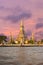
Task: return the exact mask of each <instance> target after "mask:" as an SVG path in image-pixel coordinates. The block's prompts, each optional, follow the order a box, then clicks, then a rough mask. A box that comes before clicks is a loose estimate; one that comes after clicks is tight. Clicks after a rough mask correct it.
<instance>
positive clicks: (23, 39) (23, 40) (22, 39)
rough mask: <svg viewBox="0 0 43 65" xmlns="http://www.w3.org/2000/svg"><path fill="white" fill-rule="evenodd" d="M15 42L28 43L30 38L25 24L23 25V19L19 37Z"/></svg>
mask: <svg viewBox="0 0 43 65" xmlns="http://www.w3.org/2000/svg"><path fill="white" fill-rule="evenodd" d="M15 42H16V43H20V44H25V43H28V38H27V36H26V33H25V31H24V25H23V22H22V21H21V23H20V32H19V34H18V37H17V39H16V41H15Z"/></svg>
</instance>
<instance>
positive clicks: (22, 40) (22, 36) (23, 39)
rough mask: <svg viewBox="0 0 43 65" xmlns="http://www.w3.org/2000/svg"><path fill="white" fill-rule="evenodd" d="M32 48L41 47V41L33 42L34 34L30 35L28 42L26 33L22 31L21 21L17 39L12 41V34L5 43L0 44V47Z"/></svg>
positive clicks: (42, 43)
mask: <svg viewBox="0 0 43 65" xmlns="http://www.w3.org/2000/svg"><path fill="white" fill-rule="evenodd" d="M1 46H3V47H21V46H22V47H34V46H43V41H42V42H41V41H38V42H37V41H35V39H34V34H33V33H32V36H31V39H30V40H29V39H28V37H27V35H26V32H25V31H24V24H23V22H22V21H21V22H20V30H19V34H18V36H17V38H16V39H15V40H14V38H13V37H12V34H11V35H10V38H9V40H8V41H7V42H5V41H3V43H1V44H0V47H1Z"/></svg>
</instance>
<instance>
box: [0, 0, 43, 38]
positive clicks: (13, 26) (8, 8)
mask: <svg viewBox="0 0 43 65" xmlns="http://www.w3.org/2000/svg"><path fill="white" fill-rule="evenodd" d="M21 20H22V21H24V26H25V31H26V34H27V36H28V37H30V36H31V34H32V32H33V33H34V36H35V37H36V38H40V39H41V38H43V0H0V34H2V33H3V34H5V35H8V36H9V34H10V32H11V33H12V35H14V36H15V37H16V36H17V35H18V33H19V29H20V21H21Z"/></svg>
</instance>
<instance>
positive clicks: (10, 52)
mask: <svg viewBox="0 0 43 65" xmlns="http://www.w3.org/2000/svg"><path fill="white" fill-rule="evenodd" d="M42 62H43V47H0V65H43V63H42Z"/></svg>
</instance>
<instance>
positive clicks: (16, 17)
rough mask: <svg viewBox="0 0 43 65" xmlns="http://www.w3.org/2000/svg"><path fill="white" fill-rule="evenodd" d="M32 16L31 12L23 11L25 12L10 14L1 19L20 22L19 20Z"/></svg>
mask: <svg viewBox="0 0 43 65" xmlns="http://www.w3.org/2000/svg"><path fill="white" fill-rule="evenodd" d="M31 17H32V14H31V13H26V12H23V13H21V14H18V15H9V16H6V17H0V19H4V20H10V21H12V22H18V21H19V20H22V19H28V18H31Z"/></svg>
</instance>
